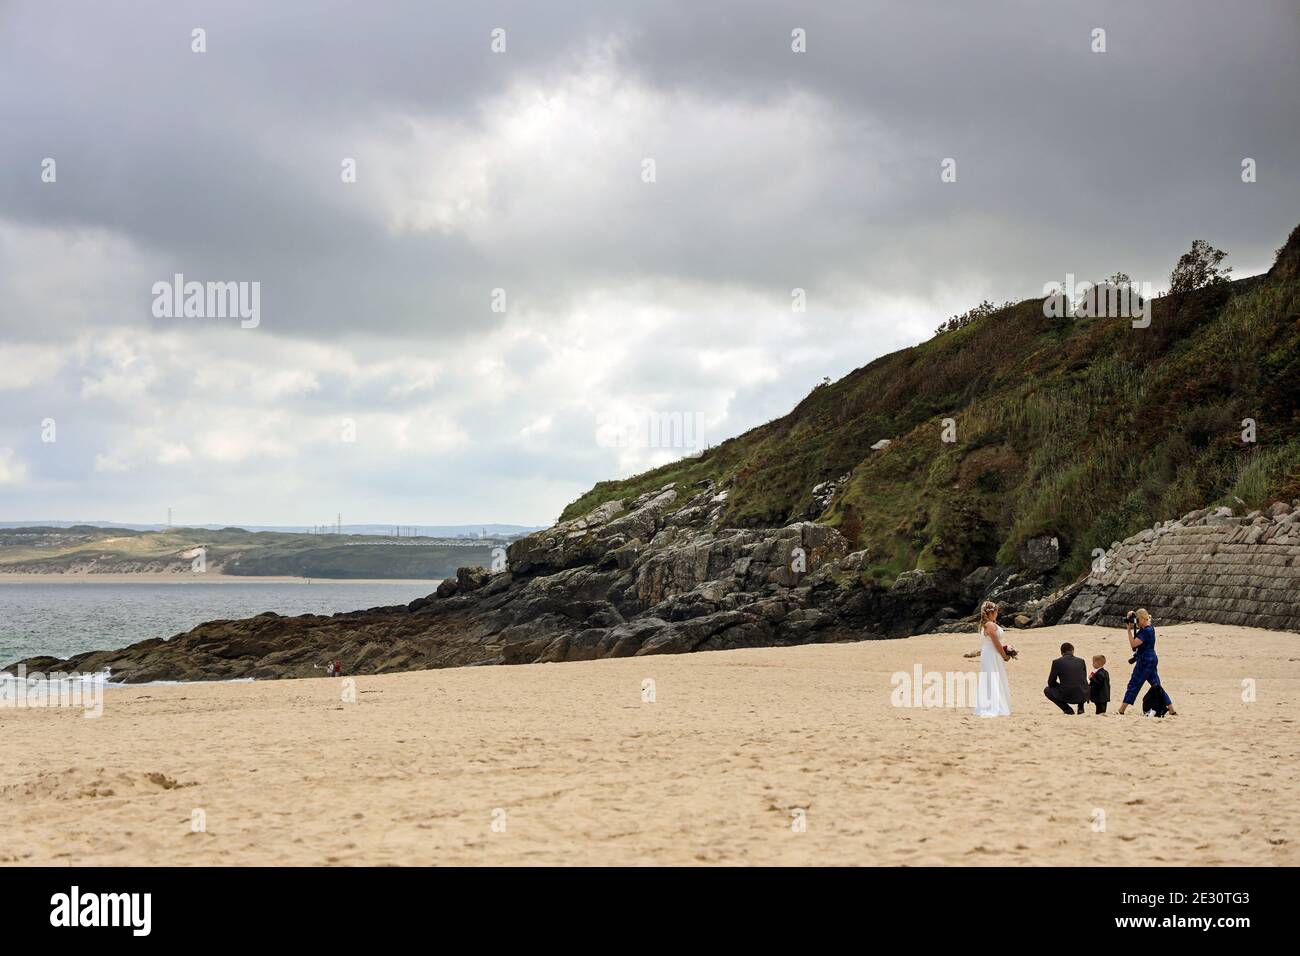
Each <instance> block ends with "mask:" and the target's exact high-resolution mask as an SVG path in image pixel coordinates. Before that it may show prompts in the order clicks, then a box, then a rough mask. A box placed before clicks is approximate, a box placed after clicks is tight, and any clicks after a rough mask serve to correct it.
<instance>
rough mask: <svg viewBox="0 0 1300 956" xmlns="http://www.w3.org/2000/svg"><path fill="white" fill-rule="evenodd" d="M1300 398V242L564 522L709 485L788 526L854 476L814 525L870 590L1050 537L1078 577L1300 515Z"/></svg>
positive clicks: (902, 367)
mask: <svg viewBox="0 0 1300 956" xmlns="http://www.w3.org/2000/svg"><path fill="white" fill-rule="evenodd" d="M1297 393H1300V227H1297V229H1296V230H1295V231H1293V232H1292V234H1291V236H1290V238H1289V239H1288V241H1287V243H1286V245H1284V246H1283V248H1282V249H1280V250H1279V251H1278V257H1277V261H1276V263H1275V264H1274V266H1273V268H1272V269H1271V270H1270V271H1269V272H1268V273H1267V274H1266V275H1263V276H1255V277H1252V278H1249V279H1243V280H1239V281H1236V282H1225V283H1222V284H1219V285H1214V286H1209V287H1207V288H1204V289H1200V290H1197V291H1195V292H1189V293H1183V294H1180V295H1170V296H1165V297H1163V298H1159V299H1156V300H1155V301H1154V303H1153V312H1152V317H1151V325H1150V327H1149V328H1145V329H1135V328H1133V327H1132V326H1131V324H1130V322H1129V320H1127V319H1110V318H1094V319H1073V318H1064V319H1052V318H1047V317H1045V316H1044V314H1043V303H1042V300H1039V299H1031V300H1026V301H1024V302H1020V303H1017V304H1014V305H1009V306H1006V307H1004V308H1002V309H999V310H997V311H994V312H992V314H988V315H984V316H982V317H979V318H977V319H976V320H975V321H973V322H971V323H970V324H969V325H967V326H965V327H964V328H959V329H956V330H954V331H949V332H945V333H943V334H941V335H938V336H936V337H935V338H933V339H931V340H929V341H927V342H924V343H922V344H920V345H917V346H915V347H913V348H908V349H904V350H902V351H899V352H895V353H893V354H890V355H886V356H883V357H882V358H879V359H877V360H876V361H874V362H872V363H871V364H869V365H867V366H865V367H863V368H860V369H858V370H856V371H854V372H852V373H850V374H849V375H846V376H845V377H844V378H842V379H840V380H839V381H838V382H834V383H831V384H827V385H822V386H819V387H817V388H815V389H814V390H813V391H812V392H811V393H810V394H809V395H808V396H807V397H806V398H805V399H804V400H803V401H802V402H800V403H799V405H798V406H797V407H795V408H794V409H793V410H792V411H791V412H790V413H789V414H787V415H785V416H784V417H782V418H779V419H777V420H775V421H772V422H769V423H767V424H766V425H763V426H761V427H759V428H755V429H753V430H752V431H749V432H746V433H745V434H743V435H740V436H739V437H737V438H733V439H731V440H729V441H727V442H724V443H723V444H721V445H719V446H717V447H715V448H712V449H709V450H708V451H706V452H705V453H704V454H703V455H702V456H700V457H698V458H688V459H683V460H681V461H679V462H674V463H672V464H669V465H665V466H663V467H661V468H657V469H655V470H653V471H650V472H646V473H644V474H641V475H637V476H635V477H633V478H629V479H627V480H625V481H607V482H601V483H599V484H597V485H596V486H595V487H594V488H593V489H592V490H591V491H589V492H588V493H587V494H585V495H583V496H582V497H581V498H579V499H578V500H577V501H575V502H573V503H572V504H570V505H569V506H568V508H566V509H565V512H564V514H563V516H562V517H563V518H565V519H568V518H573V517H577V516H579V515H581V514H583V513H585V512H586V511H588V510H590V509H591V508H592V507H595V506H596V505H598V504H600V503H601V502H603V501H608V500H610V499H613V498H620V497H625V496H628V495H633V494H638V493H640V492H642V491H646V490H649V489H652V488H658V487H660V486H662V485H664V484H666V483H667V482H670V481H678V482H688V483H689V482H692V481H696V480H699V479H701V478H706V477H707V478H712V479H714V480H716V481H718V482H720V483H723V484H724V485H725V486H726V487H727V489H728V494H729V497H728V501H727V509H726V511H725V513H724V515H723V518H722V521H723V523H724V524H727V525H732V526H735V525H740V526H759V525H771V524H780V523H783V522H786V521H789V520H791V519H793V518H797V517H798V516H799V515H801V514H802V513H803V512H804V511H805V510H806V509H807V508H808V507H809V506H810V503H811V494H810V493H811V490H812V488H813V486H814V485H816V484H818V483H819V482H822V481H827V480H830V479H835V478H838V477H840V476H842V475H845V474H849V475H850V477H849V479H848V481H847V482H846V484H845V485H844V486H843V487H842V488H841V490H840V492H839V493H838V494H837V495H836V497H835V499H834V501H833V503H832V505H831V507H830V508H829V510H827V511H826V512H825V513H824V514H822V515H821V516H820V518H819V520H821V521H823V522H825V523H828V524H831V525H833V526H835V527H837V528H839V529H840V531H841V532H842V533H844V534H845V535H846V536H847V537H848V538H849V539H850V542H851V543H852V544H853V546H854V547H855V548H866V549H868V569H867V572H866V573H867V574H868V575H870V576H872V577H875V578H877V579H880V580H882V581H888V580H890V579H891V578H892V577H894V576H895V575H896V574H898V573H899V572H901V571H903V570H906V569H909V568H913V567H922V568H948V569H952V570H956V571H969V570H972V569H973V568H975V567H977V566H979V565H982V564H992V563H999V562H1000V563H1009V562H1010V561H1011V560H1012V559H1014V557H1015V555H1016V553H1017V551H1018V549H1019V548H1020V546H1021V545H1022V544H1023V543H1024V542H1025V540H1026V539H1028V538H1031V537H1033V536H1035V535H1039V534H1043V533H1051V534H1054V535H1056V536H1057V537H1058V538H1059V540H1060V543H1061V547H1062V549H1063V553H1064V554H1065V562H1064V563H1063V565H1062V566H1061V568H1060V571H1059V577H1061V578H1069V577H1073V576H1075V575H1077V573H1079V572H1080V571H1082V570H1084V569H1085V568H1086V567H1087V566H1088V563H1089V562H1090V561H1091V556H1092V549H1094V548H1105V547H1107V546H1108V545H1109V544H1110V543H1111V542H1112V541H1114V540H1116V539H1121V538H1124V537H1126V536H1128V535H1130V534H1132V533H1133V532H1135V531H1137V530H1140V529H1141V528H1142V527H1144V526H1149V525H1151V524H1152V523H1154V522H1155V521H1157V520H1163V519H1165V518H1170V517H1177V516H1179V515H1181V514H1183V513H1184V512H1187V511H1189V510H1192V509H1193V508H1199V507H1202V506H1204V505H1206V504H1210V503H1220V502H1221V503H1229V504H1232V505H1234V506H1235V507H1241V506H1242V505H1243V504H1244V505H1246V506H1249V507H1254V506H1257V505H1259V504H1262V503H1264V502H1266V501H1269V500H1273V499H1275V498H1287V499H1291V498H1295V497H1300V412H1298V411H1297ZM945 419H952V420H953V427H952V428H949V437H952V435H953V432H954V431H955V438H956V440H955V441H944V440H943V438H944V434H943V432H944V420H945ZM1245 419H1252V420H1253V421H1254V422H1255V429H1256V436H1255V437H1256V440H1255V441H1254V442H1247V441H1243V438H1242V432H1243V420H1245ZM882 438H888V439H891V444H890V445H889V446H888V447H887V448H885V449H884V450H880V451H873V450H872V449H871V446H872V445H873V444H874V443H876V442H877V441H879V440H880V439H882Z"/></svg>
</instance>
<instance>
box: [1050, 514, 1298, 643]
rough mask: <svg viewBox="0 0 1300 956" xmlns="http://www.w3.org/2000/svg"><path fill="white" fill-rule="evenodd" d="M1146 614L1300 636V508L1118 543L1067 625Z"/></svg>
mask: <svg viewBox="0 0 1300 956" xmlns="http://www.w3.org/2000/svg"><path fill="white" fill-rule="evenodd" d="M1139 607H1145V608H1146V609H1147V610H1149V611H1150V612H1151V615H1152V617H1153V618H1154V619H1155V620H1156V622H1157V624H1171V623H1174V622H1177V621H1209V622H1212V623H1217V624H1242V625H1247V626H1251V627H1267V628H1273V629H1275V630H1286V631H1300V501H1296V502H1293V503H1292V504H1289V505H1288V504H1287V503H1286V502H1281V501H1279V502H1277V503H1276V504H1274V505H1272V506H1270V507H1269V508H1268V509H1267V510H1265V511H1252V512H1251V513H1250V514H1248V515H1245V516H1244V517H1237V516H1235V515H1234V514H1233V512H1232V511H1231V510H1230V509H1228V508H1218V509H1216V510H1214V511H1204V510H1203V511H1193V512H1191V513H1190V514H1187V515H1184V516H1183V517H1182V518H1180V519H1179V520H1177V521H1166V522H1163V523H1162V524H1158V525H1156V526H1155V527H1153V528H1148V529H1147V530H1145V531H1142V532H1139V533H1138V534H1136V535H1134V536H1133V537H1131V538H1129V539H1127V540H1126V541H1122V542H1115V543H1113V544H1112V545H1111V548H1110V550H1109V551H1107V552H1106V556H1105V558H1104V560H1103V561H1099V562H1098V568H1097V569H1096V570H1094V571H1093V573H1092V574H1090V575H1089V576H1088V578H1087V579H1086V580H1085V581H1084V584H1083V587H1082V588H1081V589H1080V591H1079V593H1078V595H1077V596H1076V597H1075V599H1074V600H1073V601H1072V602H1071V604H1070V607H1069V609H1068V610H1067V611H1066V612H1065V616H1064V617H1063V618H1062V621H1063V622H1064V623H1081V624H1102V625H1106V626H1123V618H1124V614H1125V612H1127V611H1129V610H1132V609H1134V608H1139Z"/></svg>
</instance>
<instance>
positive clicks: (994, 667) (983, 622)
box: [974, 601, 1011, 717]
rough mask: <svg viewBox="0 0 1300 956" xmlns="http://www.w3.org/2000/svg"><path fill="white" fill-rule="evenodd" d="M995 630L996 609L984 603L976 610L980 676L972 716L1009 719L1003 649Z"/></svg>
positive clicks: (1005, 657)
mask: <svg viewBox="0 0 1300 956" xmlns="http://www.w3.org/2000/svg"><path fill="white" fill-rule="evenodd" d="M1002 634H1003V631H1002V628H1000V627H998V606H997V605H996V604H994V603H993V602H992V601H985V602H984V604H983V606H982V607H981V608H980V675H979V686H978V688H977V690H976V694H977V697H976V701H975V710H974V714H975V716H976V717H1009V716H1011V688H1010V686H1008V684H1007V665H1006V661H1007V660H1008V657H1007V649H1006V646H1005V645H1004V644H1003V643H1002Z"/></svg>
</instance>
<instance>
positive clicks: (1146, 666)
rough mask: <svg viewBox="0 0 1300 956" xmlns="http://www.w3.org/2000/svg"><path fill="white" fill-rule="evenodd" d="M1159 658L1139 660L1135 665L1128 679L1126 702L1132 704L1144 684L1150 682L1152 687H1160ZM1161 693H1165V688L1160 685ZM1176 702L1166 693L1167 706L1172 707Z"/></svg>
mask: <svg viewBox="0 0 1300 956" xmlns="http://www.w3.org/2000/svg"><path fill="white" fill-rule="evenodd" d="M1157 663H1159V661H1157V660H1139V661H1138V662H1137V663H1136V664H1134V665H1133V673H1132V674H1131V675H1130V676H1129V679H1128V688H1127V689H1126V690H1125V691H1124V703H1125V704H1132V703H1133V702H1134V701H1135V700H1137V699H1138V691H1140V690H1141V689H1142V685H1143V684H1148V683H1149V684H1150V685H1151V686H1152V687H1160V674H1159V673H1157V671H1156V664H1157ZM1160 693H1162V694H1165V689H1164V688H1163V687H1160ZM1173 705H1174V702H1173V701H1172V700H1170V699H1169V695H1168V694H1165V706H1166V707H1172V706H1173Z"/></svg>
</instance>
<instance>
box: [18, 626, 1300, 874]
mask: <svg viewBox="0 0 1300 956" xmlns="http://www.w3.org/2000/svg"><path fill="white" fill-rule="evenodd" d="M1008 633H1009V638H1010V639H1011V640H1012V641H1013V643H1015V644H1016V646H1017V647H1018V648H1019V649H1020V651H1021V658H1020V659H1019V660H1017V661H1014V662H1012V663H1011V664H1009V665H1008V667H1009V670H1010V675H1011V678H1010V679H1011V690H1012V699H1013V708H1014V713H1013V714H1012V716H1011V717H1009V718H1003V719H992V720H981V719H978V718H974V717H971V716H969V714H968V712H967V710H966V709H965V708H962V709H956V708H948V707H932V708H926V707H896V706H893V704H891V693H892V692H893V685H892V684H891V675H893V674H894V673H895V672H906V673H908V674H909V675H910V674H911V673H912V671H913V668H914V666H915V665H918V664H919V665H921V667H922V668H923V669H924V670H925V671H940V672H943V671H969V670H973V669H975V667H976V662H974V661H970V660H965V659H963V657H962V654H963V652H965V651H969V650H971V649H973V648H974V647H975V646H976V637H975V635H973V634H971V635H933V636H926V637H917V638H910V639H907V640H896V641H871V642H862V643H856V644H835V645H814V646H805V647H795V648H770V649H759V650H741V651H727V652H718V653H704V654H690V655H681V656H661V657H642V658H625V659H618V660H604V661H594V662H587V663H569V664H536V665H526V666H516V667H473V668H463V669H456V670H442V671H426V672H418V673H407V674H396V675H385V676H372V677H360V678H357V679H356V680H355V684H354V685H352V684H350V683H349V682H347V681H346V680H344V681H340V680H336V679H326V678H321V679H316V680H294V681H272V682H263V683H234V684H185V685H165V686H164V685H147V686H138V687H126V688H110V689H109V690H108V691H107V693H106V699H105V702H104V709H103V715H102V716H101V717H99V718H97V719H87V718H85V717H84V716H83V715H82V713H81V711H79V710H74V709H70V708H45V709H13V708H3V709H0V766H3V767H4V768H5V775H4V779H3V782H0V832H3V833H4V834H5V840H4V846H3V847H0V862H4V863H7V864H54V865H66V864H72V865H98V864H262V865H277V864H475V863H492V864H716V863H728V864H890V865H897V864H906V865H923V864H956V865H972V864H1005V865H1034V864H1051V865H1071V866H1074V865H1123V866H1151V865H1169V864H1175V865H1180V864H1193V863H1195V864H1211V865H1213V864H1244V865H1251V866H1261V865H1296V864H1297V863H1300V849H1298V847H1297V840H1298V839H1300V836H1298V834H1300V802H1298V801H1297V799H1296V784H1295V781H1296V777H1297V772H1300V759H1297V750H1298V749H1300V735H1297V733H1296V730H1297V726H1296V710H1297V705H1300V636H1298V635H1295V634H1287V633H1281V632H1273V631H1262V630H1255V629H1250V628H1241V627H1225V626H1219V625H1205V624H1191V625H1182V626H1171V627H1166V628H1161V629H1160V654H1161V672H1162V674H1163V676H1164V679H1165V682H1166V686H1167V687H1168V689H1169V691H1170V693H1171V695H1172V697H1173V699H1174V701H1175V703H1176V705H1177V707H1178V709H1179V710H1180V711H1181V714H1180V716H1178V717H1172V718H1167V719H1165V720H1155V719H1152V718H1143V717H1141V716H1140V715H1138V714H1136V713H1133V712H1130V713H1129V714H1128V715H1126V716H1123V717H1121V716H1118V715H1116V714H1115V713H1114V712H1113V711H1114V710H1115V708H1117V706H1118V704H1119V697H1120V695H1121V694H1122V693H1123V688H1124V686H1125V683H1126V682H1127V679H1128V674H1129V667H1128V665H1127V664H1126V663H1125V661H1126V659H1127V657H1128V652H1127V645H1126V643H1125V641H1124V637H1123V635H1122V634H1121V633H1120V632H1118V631H1115V630H1108V629H1101V628H1091V627H1084V626H1068V627H1054V628H1044V629H1039V630H1031V631H1011V632H1008ZM1063 640H1070V641H1072V642H1073V643H1074V644H1075V645H1076V646H1077V647H1078V649H1079V653H1080V654H1081V655H1082V656H1085V657H1089V656H1091V655H1092V654H1094V653H1104V654H1106V655H1107V657H1108V658H1109V659H1110V663H1109V670H1110V672H1111V675H1112V685H1113V689H1114V700H1113V701H1112V703H1111V710H1112V713H1110V714H1108V715H1106V716H1101V717H1099V716H1095V715H1094V714H1093V713H1092V709H1091V707H1090V708H1089V713H1088V714H1087V715H1086V716H1083V717H1065V716H1063V715H1062V714H1060V712H1059V711H1057V710H1056V709H1055V708H1054V707H1053V706H1052V705H1051V704H1049V703H1048V701H1046V700H1045V699H1044V698H1043V696H1042V687H1043V684H1044V682H1045V678H1046V675H1047V672H1048V667H1049V664H1050V661H1051V660H1052V659H1053V658H1054V657H1055V656H1056V655H1057V647H1058V645H1059V644H1060V643H1061V641H1063ZM647 680H650V681H653V691H654V694H653V697H654V699H653V701H648V700H644V699H643V695H644V694H645V690H644V689H645V688H647V687H648V686H649V685H647V684H646V683H645V682H646V681H647ZM1243 681H1249V682H1253V687H1254V690H1255V693H1256V695H1257V697H1256V699H1255V700H1254V701H1253V702H1246V701H1243ZM350 687H351V688H352V689H354V691H355V693H354V694H353V695H352V696H353V697H354V699H353V700H351V701H345V700H344V696H345V694H346V693H347V692H348V690H349V688H350ZM196 820H198V821H200V822H201V823H202V825H203V828H202V829H201V831H200V832H195V823H194V821H196ZM800 820H802V821H803V823H804V824H806V828H805V829H803V830H802V832H800V828H799V826H798V824H799V822H800ZM792 824H794V825H792Z"/></svg>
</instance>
